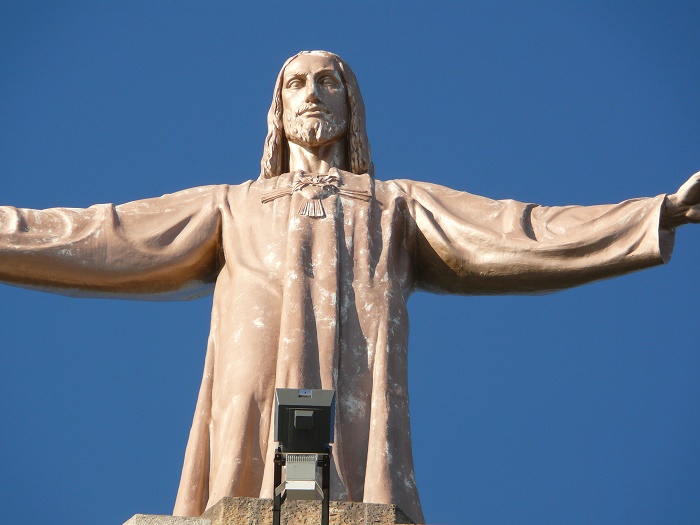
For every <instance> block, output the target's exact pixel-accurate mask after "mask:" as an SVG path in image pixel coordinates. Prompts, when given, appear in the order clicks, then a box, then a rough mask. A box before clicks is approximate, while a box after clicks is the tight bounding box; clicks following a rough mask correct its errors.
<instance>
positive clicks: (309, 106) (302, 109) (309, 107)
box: [294, 104, 331, 117]
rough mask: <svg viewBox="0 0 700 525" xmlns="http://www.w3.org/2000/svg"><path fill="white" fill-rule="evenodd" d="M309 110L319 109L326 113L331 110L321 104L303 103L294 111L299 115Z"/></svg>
mask: <svg viewBox="0 0 700 525" xmlns="http://www.w3.org/2000/svg"><path fill="white" fill-rule="evenodd" d="M309 111H320V112H321V113H326V114H330V112H331V110H330V109H328V108H327V107H326V106H324V105H323V104H304V105H303V106H301V107H300V108H299V109H297V110H296V111H295V112H294V113H295V114H296V116H297V117H298V116H299V115H303V114H304V113H308V112H309Z"/></svg>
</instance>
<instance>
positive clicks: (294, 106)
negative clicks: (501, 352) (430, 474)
mask: <svg viewBox="0 0 700 525" xmlns="http://www.w3.org/2000/svg"><path fill="white" fill-rule="evenodd" d="M268 129H269V132H268V136H267V138H266V140H265V148H264V154H263V159H262V163H261V168H262V169H261V174H260V177H259V179H258V180H256V181H248V182H245V183H243V184H239V185H235V186H234V185H231V186H229V185H220V186H209V187H201V188H193V189H189V190H185V191H182V192H178V193H174V194H171V195H164V196H162V197H159V198H154V199H147V200H142V201H136V202H131V203H127V204H123V205H120V206H114V205H96V206H92V207H90V208H87V209H82V210H77V209H68V208H65V209H49V210H41V211H39V210H26V209H17V208H13V207H10V206H5V207H0V280H2V281H4V282H6V283H10V284H15V285H20V286H25V287H34V288H38V289H43V290H47V291H53V292H58V293H63V294H68V295H97V294H106V295H110V296H122V297H131V298H133V297H136V296H139V295H143V294H158V295H162V296H163V297H164V298H193V297H198V296H200V295H202V294H204V293H209V292H210V291H211V290H212V289H213V294H214V302H213V311H212V322H211V334H210V337H209V341H208V349H207V356H206V361H205V367H204V374H203V379H202V386H201V390H200V393H199V398H198V402H197V407H196V411H195V415H194V421H193V424H192V430H191V433H190V437H189V443H188V446H187V450H186V454H185V461H184V467H183V472H182V478H181V483H180V489H179V491H178V496H177V502H176V506H175V511H174V513H175V514H178V515H191V516H196V515H200V514H201V513H202V512H203V511H204V510H205V509H206V508H208V507H210V506H211V505H213V504H215V503H216V502H217V501H218V500H219V499H221V498H223V497H226V496H250V497H271V496H272V485H273V479H272V473H273V464H272V457H273V450H274V447H275V443H274V442H273V440H272V431H273V428H272V416H273V399H274V390H275V388H276V387H290V388H294V387H305V388H334V389H336V391H337V399H338V403H337V411H336V429H335V436H336V443H335V446H334V457H333V459H334V463H333V465H332V483H331V489H332V493H331V498H332V499H336V500H349V501H365V502H375V503H395V504H397V505H398V506H400V507H401V508H402V509H403V510H404V511H405V512H406V513H407V514H408V515H409V516H411V517H412V519H414V520H415V521H416V522H417V523H423V522H424V519H423V515H422V511H421V505H420V500H419V497H418V491H417V488H416V484H415V480H414V476H413V459H412V452H411V436H410V425H409V406H408V385H407V343H408V324H407V316H408V313H407V309H406V301H407V299H408V297H409V295H410V294H411V292H412V291H413V290H414V289H417V288H419V289H423V290H428V291H434V292H438V293H454V294H505V293H531V292H539V291H553V290H559V289H563V288H567V287H572V286H577V285H580V284H584V283H587V282H591V281H594V280H597V279H603V278H607V277H612V276H616V275H621V274H624V273H627V272H631V271H634V270H640V269H643V268H647V267H650V266H653V265H656V264H661V263H663V262H666V261H668V259H669V258H670V255H671V250H672V246H673V239H674V228H675V227H677V226H679V225H681V224H684V223H686V222H700V173H698V174H695V175H693V176H692V177H691V178H690V180H689V181H688V182H686V183H685V184H684V185H683V186H682V187H681V188H680V190H679V191H678V192H677V193H675V194H673V195H659V196H658V197H655V198H651V199H633V200H629V201H625V202H623V203H620V204H617V205H606V206H591V207H580V206H568V207H542V206H537V205H533V204H523V203H519V202H516V201H512V200H506V201H493V200H490V199H487V198H483V197H478V196H475V195H470V194H467V193H463V192H458V191H454V190H451V189H448V188H445V187H441V186H438V185H435V184H428V183H421V182H414V181H410V180H395V181H386V182H384V181H380V180H377V179H375V178H374V167H373V164H372V161H371V155H370V148H369V142H368V139H367V134H366V131H365V114H364V105H363V102H362V97H361V95H360V90H359V87H358V84H357V80H356V78H355V76H354V74H353V72H352V70H351V69H350V68H349V67H348V65H347V64H346V63H345V62H343V61H342V60H341V59H340V58H339V57H337V56H336V55H333V54H331V53H327V52H323V51H313V52H302V53H299V54H298V55H295V56H294V57H292V58H290V59H289V60H287V62H286V63H285V64H284V66H283V68H282V71H281V72H280V74H279V77H278V79H277V83H276V86H275V90H274V96H273V101H272V107H271V109H270V112H269V115H268Z"/></svg>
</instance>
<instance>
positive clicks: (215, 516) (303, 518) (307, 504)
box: [124, 498, 413, 525]
mask: <svg viewBox="0 0 700 525" xmlns="http://www.w3.org/2000/svg"><path fill="white" fill-rule="evenodd" d="M271 523H272V500H271V499H257V498H224V499H222V500H221V501H219V502H218V503H217V504H216V505H214V506H213V507H212V508H210V509H209V510H207V511H206V512H205V513H204V514H203V515H202V516H201V517H199V518H182V517H177V516H157V515H153V514H136V515H135V516H134V517H132V518H131V519H130V520H129V521H127V522H126V523H124V525H271ZM320 523H321V502H320V501H294V500H290V501H285V502H284V503H283V504H282V525H320ZM329 525H413V522H412V521H411V520H410V519H409V518H408V517H407V516H406V515H405V514H404V513H403V512H402V511H401V509H400V508H398V507H397V506H396V505H383V504H378V503H351V502H347V501H331V502H330V519H329Z"/></svg>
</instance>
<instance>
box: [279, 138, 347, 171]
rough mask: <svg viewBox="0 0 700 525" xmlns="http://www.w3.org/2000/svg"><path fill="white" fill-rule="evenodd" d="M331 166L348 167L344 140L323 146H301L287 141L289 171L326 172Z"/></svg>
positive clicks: (345, 168) (342, 168)
mask: <svg viewBox="0 0 700 525" xmlns="http://www.w3.org/2000/svg"><path fill="white" fill-rule="evenodd" d="M331 168H338V169H341V170H347V169H349V163H348V154H347V148H346V147H345V140H339V141H337V142H334V143H332V144H325V145H323V146H313V147H312V146H302V145H300V144H295V143H293V142H289V171H290V172H291V171H296V170H303V171H305V172H306V173H320V174H325V173H328V170H329V169H331Z"/></svg>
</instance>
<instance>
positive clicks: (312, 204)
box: [299, 199, 326, 217]
mask: <svg viewBox="0 0 700 525" xmlns="http://www.w3.org/2000/svg"><path fill="white" fill-rule="evenodd" d="M299 215H304V216H306V217H325V216H326V212H325V210H324V209H323V204H322V203H321V200H320V199H309V200H307V201H306V202H305V203H304V204H302V206H301V208H300V209H299Z"/></svg>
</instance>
